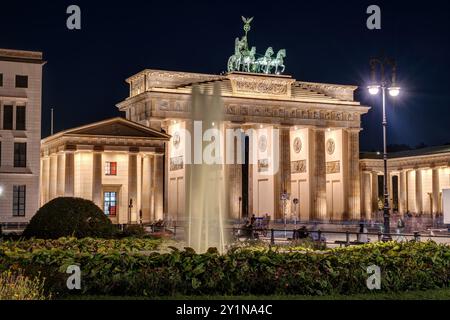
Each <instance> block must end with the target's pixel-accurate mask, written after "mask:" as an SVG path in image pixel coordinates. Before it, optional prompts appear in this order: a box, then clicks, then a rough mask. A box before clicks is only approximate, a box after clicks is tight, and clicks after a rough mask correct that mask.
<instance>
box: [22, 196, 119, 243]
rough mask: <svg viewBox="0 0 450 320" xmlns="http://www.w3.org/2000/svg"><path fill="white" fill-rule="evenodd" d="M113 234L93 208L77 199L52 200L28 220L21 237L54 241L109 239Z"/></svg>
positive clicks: (107, 221) (104, 217) (107, 219)
mask: <svg viewBox="0 0 450 320" xmlns="http://www.w3.org/2000/svg"><path fill="white" fill-rule="evenodd" d="M116 232H117V230H116V228H115V227H114V225H113V224H112V223H111V221H110V220H109V218H108V217H107V216H106V215H105V214H104V213H103V211H102V210H101V209H100V208H99V207H97V205H96V204H95V203H94V202H92V201H89V200H86V199H80V198H64V197H63V198H56V199H54V200H52V201H50V202H48V203H46V204H45V205H44V206H43V207H41V208H40V209H39V210H38V211H37V212H36V214H35V215H34V216H33V218H31V220H30V223H29V224H28V226H27V228H26V229H25V231H24V233H23V236H24V237H27V238H32V237H34V238H40V239H58V238H60V237H70V236H74V237H76V238H85V237H95V238H111V237H113V236H114V235H115V234H116Z"/></svg>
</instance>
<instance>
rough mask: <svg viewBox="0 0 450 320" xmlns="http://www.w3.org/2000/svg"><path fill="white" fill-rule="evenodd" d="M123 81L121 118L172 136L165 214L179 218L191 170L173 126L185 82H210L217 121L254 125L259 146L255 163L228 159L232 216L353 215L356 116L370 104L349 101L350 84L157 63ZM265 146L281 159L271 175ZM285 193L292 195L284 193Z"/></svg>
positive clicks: (185, 110)
mask: <svg viewBox="0 0 450 320" xmlns="http://www.w3.org/2000/svg"><path fill="white" fill-rule="evenodd" d="M127 83H128V84H129V86H130V96H129V97H128V98H127V99H126V100H125V101H123V102H121V103H119V104H118V105H117V107H118V108H119V110H121V111H124V112H126V118H127V119H129V120H131V121H134V122H138V123H140V124H142V125H145V126H147V127H150V128H153V129H156V130H164V132H166V133H168V134H169V135H170V136H171V137H172V138H171V139H172V140H171V141H170V142H169V143H168V144H167V146H166V150H165V152H166V163H165V186H166V188H165V197H164V200H165V201H164V212H165V214H166V218H167V219H171V220H181V219H183V217H184V210H185V209H184V208H185V192H186V180H187V177H188V175H189V172H188V170H189V168H188V166H186V165H184V164H183V159H184V156H185V154H186V150H187V146H186V143H185V141H184V140H185V139H184V137H183V136H180V131H182V130H181V129H188V130H189V129H190V128H192V121H191V115H190V104H191V92H192V88H193V87H194V86H198V88H199V90H201V91H203V92H206V93H210V92H212V88H213V86H214V84H217V83H218V84H219V85H220V88H221V95H222V100H223V102H224V113H225V125H224V127H225V128H240V129H242V130H243V131H246V130H249V129H254V130H255V131H256V132H257V134H256V136H257V138H255V139H251V140H252V141H251V142H249V143H250V144H252V145H249V146H247V149H252V150H253V148H254V150H257V152H256V154H257V157H258V159H257V162H255V164H250V165H249V166H248V167H247V166H243V165H241V164H228V165H227V166H226V170H227V176H228V178H229V186H230V187H229V188H230V190H229V208H230V218H240V217H243V216H248V215H252V214H256V215H257V216H262V215H264V214H269V215H270V216H271V217H272V218H275V219H282V218H283V217H284V216H285V215H286V217H287V218H294V217H297V218H300V219H302V220H344V219H345V220H347V219H359V218H360V213H361V210H360V209H361V205H360V197H361V190H360V170H359V132H360V130H361V116H362V115H363V114H365V113H367V112H368V110H369V108H368V107H365V106H362V105H361V104H360V103H359V102H357V101H354V98H353V94H354V90H355V89H356V88H357V87H355V86H347V85H332V84H320V83H310V82H301V81H296V80H295V79H293V78H292V77H289V76H275V75H259V74H249V73H230V74H227V75H221V76H217V75H205V74H193V73H185V72H170V71H160V70H144V71H142V72H140V73H138V74H136V75H135V76H133V77H131V78H129V79H127ZM276 129H277V130H278V132H279V135H278V138H277V139H279V140H278V141H273V135H272V134H271V132H273V131H274V130H276ZM275 145H276V146H278V147H277V148H276V150H274V146H275ZM262 146H263V147H264V148H262ZM236 148H237V147H236ZM267 150H269V151H267ZM234 151H236V150H234ZM268 152H272V155H271V156H273V155H276V156H277V157H279V160H280V161H279V168H278V170H276V172H275V173H274V174H273V175H267V174H265V172H266V171H270V170H271V169H272V168H271V166H272V162H271V161H270V160H268V159H269V158H270V156H268V155H267V153H268ZM283 193H287V194H288V195H289V197H288V198H287V199H286V198H282V197H281V195H282V194H283ZM294 199H298V200H299V203H298V205H296V204H295V202H294Z"/></svg>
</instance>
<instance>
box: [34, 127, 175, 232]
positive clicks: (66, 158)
mask: <svg viewBox="0 0 450 320" xmlns="http://www.w3.org/2000/svg"><path fill="white" fill-rule="evenodd" d="M168 139H169V136H167V135H166V134H164V133H161V132H159V131H156V130H153V129H150V128H147V127H144V126H142V125H139V124H137V123H133V122H130V121H128V120H125V119H122V118H114V119H109V120H105V121H101V122H98V123H93V124H89V125H86V126H83V127H79V128H74V129H70V130H67V131H63V132H60V133H57V134H55V135H53V136H50V137H48V138H46V139H44V140H42V145H41V168H42V169H41V172H42V173H41V199H40V202H41V205H43V204H45V203H47V202H49V201H51V200H52V199H55V198H57V197H78V198H84V199H88V200H92V201H93V202H94V203H95V204H97V205H98V206H99V207H100V208H102V210H104V211H105V214H107V215H108V216H109V217H110V219H111V221H112V222H113V223H120V224H130V223H131V224H133V223H138V222H143V223H148V222H150V221H155V220H159V219H162V218H163V172H164V165H163V161H164V160H163V159H164V145H165V142H166V141H167V140H168Z"/></svg>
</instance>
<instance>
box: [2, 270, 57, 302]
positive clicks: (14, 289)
mask: <svg viewBox="0 0 450 320" xmlns="http://www.w3.org/2000/svg"><path fill="white" fill-rule="evenodd" d="M49 298H50V297H48V296H46V295H45V294H44V282H43V281H41V280H40V279H39V278H37V277H35V278H32V279H29V278H27V277H25V276H23V275H22V274H21V273H16V274H14V273H12V272H11V271H7V272H3V273H0V300H46V299H49Z"/></svg>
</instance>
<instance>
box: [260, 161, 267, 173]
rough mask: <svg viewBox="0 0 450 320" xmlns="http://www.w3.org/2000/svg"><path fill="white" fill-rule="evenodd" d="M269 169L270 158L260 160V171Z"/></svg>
mask: <svg viewBox="0 0 450 320" xmlns="http://www.w3.org/2000/svg"><path fill="white" fill-rule="evenodd" d="M267 171H269V159H261V160H258V172H267Z"/></svg>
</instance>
